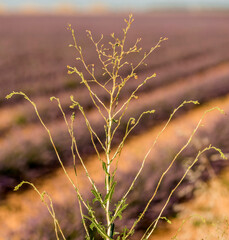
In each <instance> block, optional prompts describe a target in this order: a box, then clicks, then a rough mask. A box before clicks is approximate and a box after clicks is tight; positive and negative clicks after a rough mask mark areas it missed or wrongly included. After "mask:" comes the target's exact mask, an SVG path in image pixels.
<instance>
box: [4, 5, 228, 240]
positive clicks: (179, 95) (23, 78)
mask: <svg viewBox="0 0 229 240" xmlns="http://www.w3.org/2000/svg"><path fill="white" fill-rule="evenodd" d="M219 2H220V1H219ZM3 5H4V7H2V11H0V13H1V12H2V14H1V15H0V116H1V118H0V222H1V227H0V239H4V240H5V239H34V240H36V239H55V235H54V231H53V228H52V221H51V218H49V216H48V213H47V212H46V209H45V208H44V206H42V204H41V203H40V201H39V198H38V196H36V194H35V193H34V192H33V191H30V190H29V189H26V188H24V191H21V192H19V193H12V189H13V187H14V186H15V185H17V184H18V183H19V182H20V181H21V180H29V181H32V182H34V183H36V184H37V185H38V186H39V188H40V189H41V191H43V190H47V191H48V192H49V193H50V195H52V196H53V199H54V202H55V207H56V209H57V215H58V216H60V218H61V219H60V222H61V224H62V226H63V228H64V230H65V232H66V233H67V236H68V239H82V231H83V229H82V228H81V225H80V220H79V218H78V214H79V213H78V211H77V204H76V199H75V195H74V191H73V189H71V186H70V185H69V184H68V183H67V181H65V180H64V176H63V174H62V172H61V171H60V169H59V163H58V161H57V159H56V157H55V153H54V151H53V149H52V146H51V144H50V142H49V139H48V136H47V134H46V132H45V131H44V130H43V128H42V126H41V124H40V123H39V121H38V119H37V117H36V115H35V112H34V109H33V108H32V106H31V104H29V103H28V102H26V101H25V100H24V99H23V98H22V97H14V98H12V99H10V100H6V99H4V98H5V96H6V95H7V94H8V93H10V92H12V91H23V92H25V93H26V94H27V95H28V96H29V97H30V98H31V99H32V100H33V101H34V102H36V104H37V106H38V109H39V112H40V114H41V116H42V117H43V119H44V121H45V123H47V125H48V127H49V128H50V129H51V133H52V134H53V136H54V140H55V142H56V145H57V147H58V150H59V153H60V155H61V157H62V159H63V161H64V163H65V164H66V166H68V169H69V171H70V173H71V174H74V173H73V169H72V159H71V149H70V146H71V139H70V138H69V136H68V133H67V129H66V126H65V123H64V121H63V119H62V116H61V113H60V111H59V110H58V107H57V104H55V103H54V102H51V101H50V100H49V97H51V96H56V97H59V98H60V101H61V103H62V105H63V108H64V111H65V112H66V115H67V117H68V118H69V117H70V115H71V109H70V108H69V105H70V104H71V102H70V95H73V96H74V98H75V99H76V100H77V101H79V102H80V103H81V104H82V106H83V107H84V109H85V110H86V113H87V116H88V118H89V119H90V120H91V122H92V126H93V127H94V128H95V129H96V130H97V133H98V135H99V136H100V137H101V138H102V139H104V133H103V131H104V126H103V125H104V124H103V122H102V121H101V119H100V118H99V116H98V112H97V111H96V109H95V108H94V107H93V105H92V103H91V101H90V96H89V95H88V93H87V90H86V89H85V88H84V86H83V85H82V84H80V80H79V79H78V78H77V76H74V75H67V68H66V66H67V65H73V66H74V65H75V64H76V61H75V60H74V59H75V57H76V53H75V52H74V50H73V49H72V48H69V47H68V45H69V44H70V43H72V38H71V33H70V32H69V31H67V24H68V23H71V24H72V27H73V28H74V29H75V32H76V38H77V41H78V43H79V45H81V46H82V49H83V53H84V55H85V59H86V61H87V63H88V64H91V63H95V64H97V66H98V67H99V64H98V58H97V56H96V52H95V49H94V46H93V44H92V43H91V42H90V40H89V39H88V38H87V34H86V32H85V30H86V29H89V30H91V31H92V34H93V35H94V37H95V38H96V39H98V38H99V37H100V35H101V34H104V39H105V41H110V39H109V35H110V34H111V33H112V32H114V33H115V34H117V36H120V35H121V34H122V29H121V28H123V27H124V21H123V19H124V18H125V17H127V16H128V14H129V12H128V11H127V10H128V9H127V7H126V8H125V9H124V10H123V11H117V12H116V10H115V11H114V10H110V8H109V9H108V7H107V6H105V5H104V4H102V2H100V5H93V8H91V10H90V13H86V12H85V10H82V11H80V10H79V9H78V10H77V9H76V10H74V8H72V7H68V8H67V6H65V8H64V7H63V6H61V5H60V6H59V7H60V8H58V9H59V10H58V11H59V14H57V13H55V14H54V12H50V11H43V10H42V11H41V10H39V11H38V9H37V8H35V7H34V6H35V5H33V6H32V7H31V9H29V8H24V9H25V10H26V9H27V10H26V11H25V10H23V11H22V8H21V10H20V13H16V7H15V8H12V9H13V10H11V11H7V10H4V9H7V8H9V6H7V5H6V3H4V2H3ZM176 6H179V5H176ZM11 7H12V6H11ZM170 7H171V6H170ZM116 9H117V8H116ZM35 10H36V11H35ZM60 10H62V11H60ZM70 10H72V11H70ZM119 10H120V9H119ZM134 19H135V21H134V23H133V25H132V27H131V30H130V32H129V35H128V39H127V40H128V42H129V44H130V45H131V44H134V43H135V41H136V39H137V38H139V37H140V38H142V41H141V42H140V44H139V45H141V46H142V48H143V52H142V53H141V54H140V55H133V56H132V58H131V59H129V61H133V62H134V63H136V62H137V61H138V59H140V56H142V55H143V54H144V52H145V51H147V50H149V49H150V48H151V47H152V46H153V45H155V44H156V43H157V41H158V39H159V38H160V37H168V39H169V40H168V41H167V42H165V43H163V44H162V46H161V48H159V49H157V50H156V51H155V52H154V53H153V54H152V55H151V56H150V57H149V59H148V60H147V66H142V67H141V68H139V69H138V72H137V75H138V79H133V80H132V81H131V82H130V83H129V84H128V85H127V88H126V91H125V93H123V94H122V95H121V96H120V102H124V101H125V99H126V98H127V96H128V94H129V93H130V92H131V90H133V89H135V88H136V86H137V84H139V82H141V81H143V80H144V79H145V77H147V76H150V75H152V74H153V73H157V77H156V78H153V79H152V80H151V81H150V82H148V84H147V85H145V86H144V87H143V88H142V89H141V91H140V92H139V93H138V97H139V98H138V99H137V100H134V101H133V102H132V103H131V104H130V107H129V110H128V112H127V116H126V117H125V118H124V123H123V125H121V126H120V130H119V131H118V133H117V135H116V136H115V142H114V145H115V143H118V141H119V140H120V139H121V137H122V136H123V135H122V134H123V131H124V129H125V124H126V123H127V121H128V119H129V117H137V116H138V115H139V114H140V113H141V112H142V111H146V110H149V109H150V110H151V109H155V110H156V113H155V114H154V115H152V116H149V117H144V118H143V119H142V122H141V123H142V124H140V125H139V127H138V128H136V130H135V131H134V132H133V134H132V135H131V137H130V140H129V141H128V143H127V147H126V150H125V151H124V152H123V154H122V158H121V159H122V160H121V163H120V171H119V173H118V177H119V179H120V183H119V184H118V186H117V191H116V199H118V197H119V196H121V194H122V193H124V192H125V189H126V188H127V187H128V186H129V184H130V182H131V179H133V177H134V173H136V171H137V169H138V168H137V167H138V166H140V165H139V164H140V160H141V159H142V157H143V156H144V153H146V151H147V148H148V147H150V144H151V143H152V142H153V140H154V138H155V136H156V135H155V134H156V133H157V132H158V131H159V130H160V129H161V128H162V126H163V123H164V122H165V121H166V120H167V119H168V117H169V115H170V114H171V113H172V111H173V109H174V108H175V107H177V106H179V105H180V104H181V103H182V102H183V101H184V100H187V101H188V100H198V101H199V102H200V103H201V105H192V104H189V105H186V106H185V107H184V108H183V109H182V110H180V111H179V112H178V113H177V114H176V116H175V119H174V121H173V122H172V123H171V126H170V127H169V128H168V130H167V132H166V133H165V134H164V135H163V136H162V137H161V140H160V141H159V143H158V145H157V147H156V149H155V150H154V151H153V152H152V154H151V155H150V157H149V159H148V161H147V166H146V168H145V170H144V172H143V175H142V177H141V178H140V179H139V181H138V182H137V183H136V192H132V193H131V197H130V207H129V208H128V209H127V214H126V216H125V217H124V218H123V220H122V221H120V222H119V223H118V224H117V228H121V227H122V226H123V224H127V225H128V226H129V225H130V224H131V223H132V222H133V219H134V218H135V217H136V216H138V215H139V213H140V212H141V211H142V210H143V208H144V206H145V204H146V203H147V200H148V199H149V197H150V196H151V195H152V192H153V190H154V188H155V186H156V183H157V180H158V178H159V176H160V174H161V172H162V171H163V169H165V168H166V167H167V166H168V164H169V162H170V161H171V159H172V158H173V157H174V155H175V154H176V153H177V151H178V150H179V147H181V146H182V144H184V143H185V142H186V141H187V138H188V136H189V135H190V133H191V129H194V127H195V125H196V124H197V122H198V119H199V118H200V117H201V116H202V114H203V112H204V111H205V110H207V109H209V108H212V107H214V106H219V107H222V108H223V109H224V110H225V113H226V115H221V114H219V112H217V111H214V112H212V113H210V114H209V115H207V117H206V121H205V122H204V126H203V127H201V129H200V131H199V132H198V134H197V135H196V137H195V138H194V139H193V141H192V143H191V145H190V147H189V148H188V149H187V150H186V151H185V152H184V153H183V154H182V156H180V158H179V159H178V161H177V163H176V165H175V166H174V167H173V169H171V171H170V172H169V173H168V175H167V177H166V178H165V180H164V182H163V184H162V186H161V188H160V191H159V194H158V196H157V198H155V200H154V201H153V203H152V204H151V206H150V209H149V212H148V214H146V216H145V217H144V221H143V222H142V223H141V224H139V226H138V229H137V230H138V233H139V236H140V234H141V233H142V231H144V229H146V228H147V226H148V225H149V224H150V223H151V222H152V221H153V220H154V219H155V217H156V216H157V214H158V213H159V210H160V209H161V206H163V203H164V202H165V200H166V198H167V196H168V193H169V191H170V190H171V189H172V188H173V187H174V186H175V184H176V183H177V182H178V180H179V179H180V177H181V176H182V174H183V173H184V170H185V169H186V167H187V163H188V162H190V161H192V160H193V158H194V157H195V156H196V154H197V152H198V150H199V149H202V148H204V147H206V146H208V145H209V144H210V143H211V144H213V145H215V146H216V147H219V148H221V149H222V151H223V152H224V153H225V154H226V155H227V156H228V154H229V138H228V136H229V124H228V113H229V95H228V94H229V30H228V29H229V28H228V26H229V12H228V11H227V10H226V9H223V10H222V9H221V10H219V9H217V10H216V9H211V10H210V9H208V10H207V11H206V10H205V11H203V10H200V9H199V8H198V9H197V8H196V5H195V8H185V9H183V8H182V9H179V10H178V9H177V8H176V9H169V10H168V9H167V10H166V11H165V10H162V9H158V8H157V9H156V10H155V9H152V10H148V11H143V9H141V12H140V11H139V12H138V11H135V13H134ZM126 73H128V69H125V68H123V72H122V74H126ZM96 75H97V76H98V78H99V79H101V81H102V80H105V79H103V77H102V76H101V70H99V68H98V69H96ZM95 91H97V92H98V94H99V96H100V97H101V99H103V101H104V102H106V101H107V96H106V95H105V94H104V93H103V92H99V89H95ZM75 132H76V138H77V141H78V145H79V150H80V152H81V153H82V155H83V156H84V157H85V159H86V162H87V164H88V167H89V169H90V172H92V174H93V175H94V177H95V179H96V181H97V182H98V184H99V185H100V186H101V187H103V182H102V179H101V172H100V170H101V169H100V167H99V166H98V165H95V163H96V160H95V157H94V154H95V152H94V150H93V146H92V144H91V142H90V135H89V134H88V132H87V127H86V125H85V123H84V120H83V117H82V116H81V115H80V113H79V112H76V125H75ZM133 163H134V164H133ZM227 165H228V162H227V161H224V160H222V159H221V158H220V156H219V155H217V154H215V152H209V153H207V154H206V155H204V156H202V157H201V159H200V162H199V163H198V164H197V165H195V167H194V169H193V171H192V172H191V174H190V175H189V176H188V178H187V179H186V180H185V181H184V183H183V184H182V186H181V188H180V189H179V190H178V191H177V193H175V194H174V197H173V198H172V200H171V202H170V204H169V206H168V207H167V208H166V211H165V215H166V216H168V217H177V219H176V220H174V221H178V222H175V224H174V225H175V228H176V227H177V229H178V228H179V224H180V222H179V221H182V220H179V218H180V217H182V214H183V216H185V217H186V218H187V217H189V216H188V215H185V214H186V213H184V212H185V211H184V208H185V209H186V207H182V206H183V205H181V203H182V202H184V201H186V200H190V199H191V200H190V201H191V202H192V201H193V203H194V201H195V200H193V197H196V196H197V198H196V199H197V200H196V201H198V195H200V194H199V193H200V192H201V191H202V192H208V191H211V190H210V189H211V182H209V184H208V185H206V183H204V182H205V181H207V180H209V179H215V178H216V175H218V174H219V173H220V171H221V170H224V171H225V175H223V176H224V177H223V178H222V179H223V180H214V181H217V184H220V186H221V187H222V189H223V190H222V191H221V192H220V193H219V192H217V191H215V190H214V188H213V193H216V194H218V195H217V199H218V201H221V196H222V206H221V207H223V204H225V205H227V204H228V202H227V200H225V199H227V198H225V195H226V194H228V186H229V184H228V182H229V180H228V174H227V168H226V167H227ZM79 169H80V167H79ZM79 171H80V175H82V180H81V183H82V189H83V191H84V194H85V196H88V197H89V198H90V197H91V196H90V194H89V189H87V184H85V181H86V180H85V178H84V177H85V176H84V175H83V171H81V170H79ZM81 172H82V173H81ZM214 184H215V183H213V185H214ZM60 189H61V190H60ZM200 189H204V190H201V191H200ZM217 189H219V188H217ZM198 190H199V193H198ZM213 193H211V194H210V196H213ZM142 196H145V197H144V198H143V197H142ZM226 196H227V195H226ZM223 197H224V198H223ZM212 198H214V197H212ZM219 199H220V200H219ZM190 205H191V206H192V205H194V204H190ZM196 206H197V204H196ZM205 207H206V206H205ZM206 208H207V207H206ZM215 208H216V207H215ZM187 209H188V207H187ZM208 209H210V207H208ZM212 209H214V205H213V206H212ZM186 212H187V211H186ZM218 212H220V211H218ZM187 214H189V213H187ZM198 214H200V215H201V214H202V215H203V216H202V217H203V218H208V217H209V215H207V217H206V216H205V215H204V214H203V212H201V213H198ZM223 214H226V215H225V217H224V216H223ZM227 215H228V211H222V214H221V215H220V216H218V219H217V217H215V218H214V219H213V220H222V219H223V220H225V221H222V222H223V223H222V225H220V226H221V227H222V226H223V224H226V222H227V221H228V220H227V219H226V217H227ZM213 220H211V221H212V222H211V223H212V224H213V223H214V221H213ZM196 221H197V220H196ZM197 222H198V221H197ZM192 223H193V222H192ZM193 225H194V226H195V227H196V228H200V229H201V227H202V224H201V223H199V222H198V223H195V221H194V224H193ZM208 226H212V225H211V224H209V225H208ZM162 227H163V226H162ZM184 229H185V225H184ZM187 229H189V231H190V232H191V231H193V232H194V230H193V229H192V228H188V227H187ZM226 230H228V228H226ZM172 231H173V230H171V234H172V235H171V234H170V235H171V236H170V235H169V233H168V235H167V238H166V236H163V237H162V239H171V237H172V236H173V235H174V234H175V233H174V232H172ZM207 231H208V230H206V234H207ZM222 231H223V230H222ZM158 234H161V232H160V230H159V231H158ZM193 234H194V233H193ZM216 234H218V235H220V234H221V232H220V233H219V232H217V231H216ZM156 236H157V235H156ZM220 236H222V235H220ZM227 236H228V235H226V234H225V235H224V236H223V237H224V238H221V239H227V238H226V237H227ZM185 237H186V238H185ZM214 237H215V235H214V236H213V238H212V239H216V238H214ZM179 239H182V238H179ZM183 239H190V240H191V239H198V238H197V237H195V235H192V234H191V233H190V238H187V236H185V235H183Z"/></svg>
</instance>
